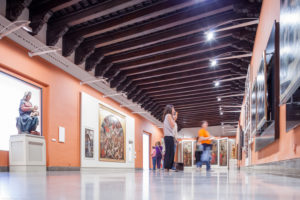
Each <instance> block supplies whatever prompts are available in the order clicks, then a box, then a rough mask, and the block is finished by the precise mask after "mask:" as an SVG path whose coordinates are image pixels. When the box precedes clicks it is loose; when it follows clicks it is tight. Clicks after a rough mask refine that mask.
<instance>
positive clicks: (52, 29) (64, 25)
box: [46, 0, 143, 46]
mask: <svg viewBox="0 0 300 200" xmlns="http://www.w3.org/2000/svg"><path fill="white" fill-rule="evenodd" d="M142 2H143V0H134V1H132V0H114V1H105V2H104V3H103V2H101V3H98V4H95V5H92V6H90V7H87V8H85V9H80V10H78V11H75V12H71V13H68V14H67V15H63V16H61V17H58V18H53V17H52V18H50V19H49V21H48V29H47V39H46V40H47V45H50V46H54V45H55V44H56V43H57V41H58V40H59V38H61V37H62V36H63V35H64V34H65V33H66V32H67V31H68V29H69V27H70V26H74V25H77V24H80V23H84V22H86V21H89V20H92V19H95V18H99V17H101V16H104V15H107V14H109V13H112V12H116V11H118V10H121V9H124V8H126V7H130V6H133V5H135V4H138V3H142Z"/></svg>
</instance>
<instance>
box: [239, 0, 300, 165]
mask: <svg viewBox="0 0 300 200" xmlns="http://www.w3.org/2000/svg"><path fill="white" fill-rule="evenodd" d="M279 16H280V0H264V1H263V5H262V9H261V14H260V23H259V25H258V29H257V33H256V38H255V44H254V48H253V56H252V60H251V75H252V76H251V81H252V82H253V80H255V77H256V75H257V71H258V68H259V64H260V61H261V58H262V53H263V51H264V49H265V48H266V46H267V42H268V39H269V35H270V33H271V30H272V26H273V23H274V21H275V20H277V21H279ZM243 115H244V111H243V110H242V112H241V118H240V122H241V124H242V125H243V122H244V120H243ZM285 116H286V107H285V105H283V106H281V107H280V138H279V140H276V141H275V142H274V143H272V144H271V145H269V146H267V147H265V148H264V149H262V150H260V151H259V152H255V151H254V147H255V143H254V144H252V152H251V155H252V160H251V164H253V165H256V164H263V163H268V162H274V161H280V160H286V159H293V158H299V157H300V127H297V128H295V129H293V130H291V131H289V132H288V133H286V131H285V130H286V118H285ZM238 140H239V136H238V135H237V141H238ZM238 142H239V141H238ZM240 164H241V166H244V165H245V153H243V160H242V162H241V163H240Z"/></svg>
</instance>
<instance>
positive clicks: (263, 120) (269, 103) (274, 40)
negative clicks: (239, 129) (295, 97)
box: [252, 22, 279, 151]
mask: <svg viewBox="0 0 300 200" xmlns="http://www.w3.org/2000/svg"><path fill="white" fill-rule="evenodd" d="M278 49H279V23H277V22H274V24H273V28H272V31H271V34H270V37H269V40H268V43H267V47H266V50H265V51H264V53H263V55H262V59H261V64H260V66H259V69H258V73H257V78H256V80H255V83H254V84H255V85H256V99H255V101H253V105H256V109H253V115H252V116H253V117H252V119H253V120H255V121H256V123H252V124H253V126H252V133H253V135H255V136H256V137H255V151H259V150H260V149H262V148H264V147H266V146H268V145H269V144H271V143H273V142H274V141H275V140H276V139H277V138H278V137H279V87H277V85H279V63H278V59H279V54H278Z"/></svg>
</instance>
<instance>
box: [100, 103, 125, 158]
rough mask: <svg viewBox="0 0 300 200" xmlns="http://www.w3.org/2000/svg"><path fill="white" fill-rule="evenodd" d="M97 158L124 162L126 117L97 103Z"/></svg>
mask: <svg viewBox="0 0 300 200" xmlns="http://www.w3.org/2000/svg"><path fill="white" fill-rule="evenodd" d="M99 160H100V161H107V162H126V117H125V116H124V115H121V114H120V113H118V112H116V111H114V110H112V109H110V108H108V107H106V106H104V105H101V104H99Z"/></svg>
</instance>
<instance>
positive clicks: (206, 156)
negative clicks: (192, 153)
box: [198, 121, 213, 171]
mask: <svg viewBox="0 0 300 200" xmlns="http://www.w3.org/2000/svg"><path fill="white" fill-rule="evenodd" d="M201 124H202V125H201V129H200V130H199V131H198V137H199V140H200V141H201V144H202V146H203V153H202V156H201V162H200V163H199V167H200V168H201V167H202V163H205V164H206V170H207V171H210V160H211V155H210V153H211V147H212V145H211V140H212V139H213V137H211V136H210V133H209V132H208V131H207V127H208V122H207V121H203V122H202V123H201Z"/></svg>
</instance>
